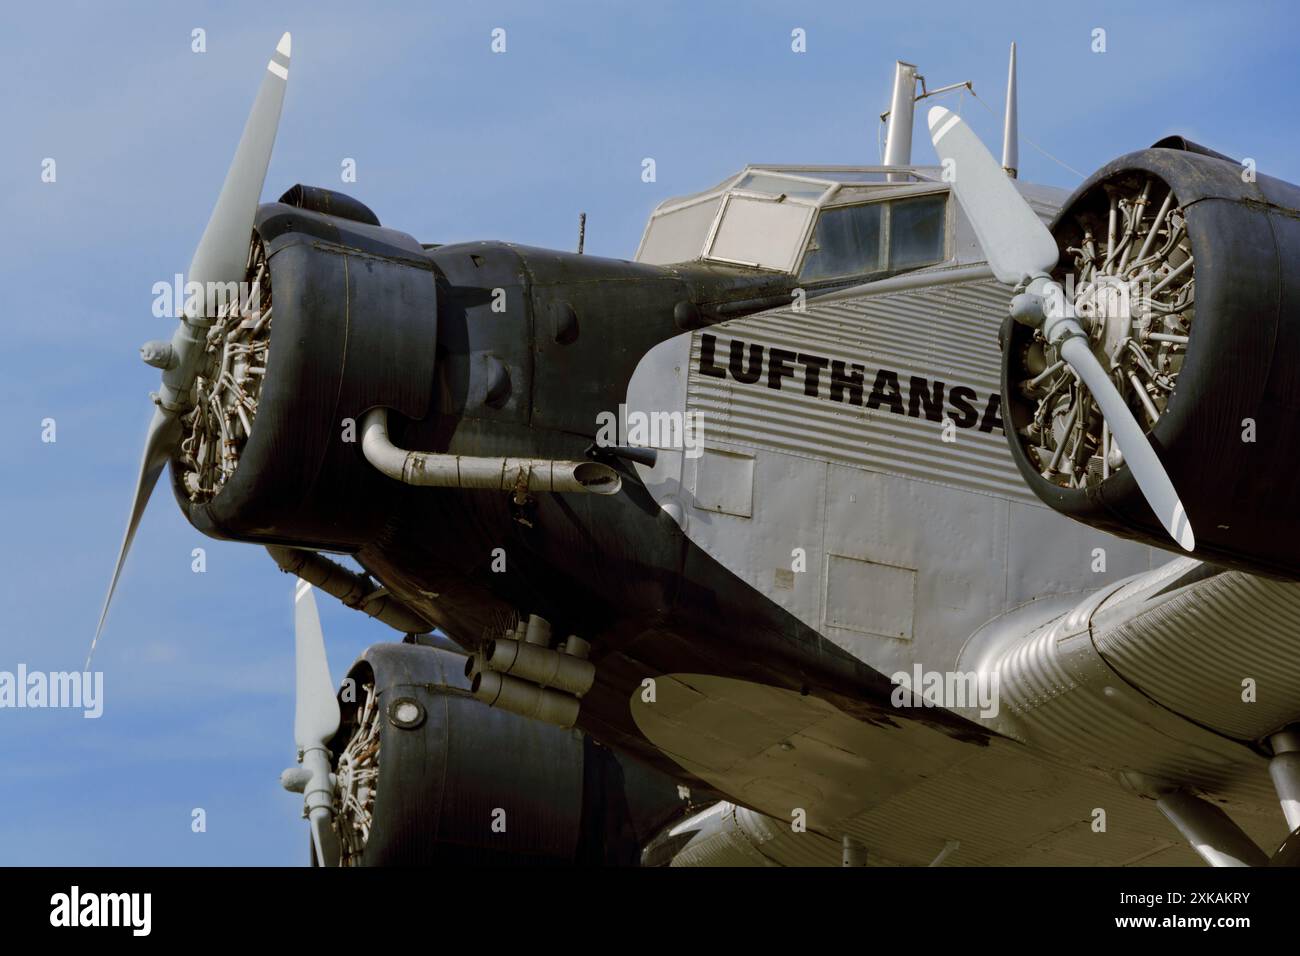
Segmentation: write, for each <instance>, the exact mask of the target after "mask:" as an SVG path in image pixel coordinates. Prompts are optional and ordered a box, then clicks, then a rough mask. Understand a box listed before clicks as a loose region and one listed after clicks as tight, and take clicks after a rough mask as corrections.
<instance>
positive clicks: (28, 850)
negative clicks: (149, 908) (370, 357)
mask: <svg viewBox="0 0 1300 956" xmlns="http://www.w3.org/2000/svg"><path fill="white" fill-rule="evenodd" d="M3 16H4V25H3V29H0V91H3V92H0V129H3V130H4V139H3V146H2V147H0V221H3V223H4V226H5V228H3V229H0V270H3V280H4V282H3V287H4V290H5V295H4V305H3V308H2V309H0V327H2V328H3V345H0V409H2V410H0V534H3V536H4V537H3V543H4V548H3V550H0V602H2V605H3V608H4V612H5V617H4V620H3V623H0V671H9V672H15V671H16V670H17V668H18V666H19V665H20V664H23V665H26V667H27V668H28V670H29V671H46V672H48V671H72V670H78V669H80V667H81V665H82V663H83V661H84V659H85V656H86V651H87V649H88V647H89V644H90V640H91V637H92V635H93V633H94V628H95V624H96V621H97V619H98V616H99V609H100V605H101V602H102V601H103V596H104V591H105V589H106V587H107V584H108V578H109V575H110V573H111V571H112V563H113V560H114V557H115V555H116V550H117V547H118V544H119V541H120V538H121V534H122V529H123V526H124V523H125V520H126V512H127V509H128V507H129V505H130V497H131V492H132V487H133V484H134V481H135V475H136V470H137V468H138V463H139V456H140V451H141V448H142V444H143V439H144V435H145V430H146V426H147V423H148V420H149V416H150V414H151V411H152V409H151V407H150V404H149V399H148V394H149V392H150V391H152V390H156V389H157V387H158V373H157V371H156V370H154V369H150V368H148V367H146V366H144V365H143V364H142V363H141V362H140V361H139V357H138V351H137V350H138V347H139V345H140V344H141V343H142V342H144V341H145V340H147V339H153V338H169V337H170V335H171V332H172V320H168V319H159V318H155V317H154V316H153V314H152V310H151V306H152V302H153V293H152V291H151V290H152V287H153V284H154V283H155V282H158V281H160V280H163V281H168V280H170V278H171V276H172V275H173V274H174V273H176V272H179V271H183V270H184V269H185V267H186V266H187V264H188V262H189V259H190V256H191V254H192V252H193V249H194V245H195V243H196V242H197V240H198V237H199V235H200V233H201V231H202V229H203V227H204V225H205V224H206V222H207V217H208V214H209V212H210V211H211V207H212V203H213V202H214V201H215V199H216V195H217V192H218V190H219V188H220V185H221V182H222V180H223V178H224V175H225V170H226V167H227V165H228V163H229V161H230V157H231V154H232V153H233V150H234V146H235V143H236V142H237V140H238V137H239V134H240V131H241V129H242V127H243V122H244V118H245V116H246V115H247V112H248V109H249V106H250V105H251V103H252V99H253V96H254V94H255V92H256V90H257V86H258V84H259V83H260V82H261V76H262V71H263V69H264V67H265V64H266V61H267V59H268V58H269V56H270V54H271V51H272V50H273V49H274V47H275V44H276V41H277V40H278V39H279V37H280V34H281V33H282V32H283V31H285V30H289V31H291V32H292V34H293V63H292V68H291V73H290V79H289V87H288V93H287V95H286V98H285V107H284V115H283V118H282V120H281V123H280V129H279V134H278V137H277V140H276V149H275V155H274V157H273V159H272V162H271V168H270V171H269V174H268V176H267V181H266V186H265V189H264V192H263V199H264V200H274V199H275V198H276V197H278V196H279V195H280V194H281V193H282V192H283V191H284V190H285V189H287V188H288V187H289V186H291V185H293V184H295V183H305V184H310V185H319V186H326V187H331V188H335V189H342V190H344V191H346V192H349V193H350V194H351V195H353V196H355V197H356V198H358V199H360V200H361V201H363V202H365V203H366V204H367V205H369V206H370V207H371V208H372V209H373V210H374V211H375V212H376V213H377V214H378V216H379V218H380V220H381V221H382V222H383V223H384V224H385V225H389V226H393V227H395V228H398V229H401V230H403V231H405V232H409V233H411V234H412V235H414V236H415V237H416V238H417V239H419V240H421V241H423V242H454V241H460V240H470V239H506V240H512V241H516V242H521V243H526V244H530V245H537V246H545V247H551V248H560V249H571V248H572V247H573V246H574V244H575V243H576V239H577V225H578V214H579V212H580V211H585V212H586V213H587V217H588V218H587V233H586V251H587V252H588V253H591V254H596V255H607V256H613V257H620V258H630V257H631V256H632V255H633V253H634V252H635V250H636V246H637V242H638V240H639V238H640V234H641V230H642V228H643V226H644V223H645V220H646V217H647V216H648V214H649V213H650V211H651V210H652V209H653V208H654V206H655V205H656V204H657V203H658V202H660V201H662V200H663V199H665V198H667V197H670V196H674V195H681V194H685V193H691V192H695V191H698V190H700V189H703V188H706V187H708V186H710V185H712V184H714V183H716V182H717V181H719V180H720V179H722V178H724V177H725V176H727V175H728V174H730V173H732V172H734V171H736V170H738V169H740V168H741V167H743V166H744V165H745V164H746V163H792V162H793V163H810V164H871V163H874V162H877V161H878V157H879V152H878V150H879V133H880V123H879V121H878V116H879V113H880V112H881V111H882V110H884V109H885V108H887V106H888V98H889V92H890V83H891V80H892V75H893V62H894V60H896V59H903V60H907V61H909V62H912V63H915V64H916V65H917V66H918V67H919V68H920V71H921V73H922V74H924V75H925V77H926V79H927V82H928V84H929V86H930V87H931V88H937V87H940V86H944V85H947V84H949V83H958V82H962V81H967V80H969V81H971V82H972V83H973V84H974V87H975V92H976V93H977V94H978V95H979V97H981V99H982V100H983V101H984V103H985V104H987V105H988V106H989V107H991V109H992V111H994V112H990V111H989V110H986V109H985V108H984V107H983V106H981V105H980V104H979V103H978V102H975V101H973V100H972V99H971V98H970V97H969V96H965V97H964V98H963V97H959V96H958V95H955V94H954V95H950V96H945V97H943V98H942V99H941V100H938V101H937V102H942V103H943V104H944V105H947V106H949V107H950V108H954V109H956V108H958V106H960V108H961V112H962V115H963V116H964V117H965V118H966V119H967V120H968V121H969V122H970V123H971V125H972V126H973V127H974V129H975V131H976V132H977V133H978V134H979V135H980V136H981V137H982V138H983V139H984V141H985V143H987V144H989V145H990V146H991V147H993V148H994V152H995V154H996V152H997V149H996V147H997V146H998V145H999V144H1000V141H1001V133H1000V119H999V118H998V116H996V115H994V113H995V112H996V113H997V114H1000V111H1001V104H1002V97H1003V91H1004V86H1005V80H1006V56H1007V50H1008V46H1009V44H1010V43H1011V41H1013V40H1015V41H1016V42H1017V43H1018V50H1019V66H1020V129H1021V134H1022V144H1021V151H1020V157H1021V177H1022V178H1023V179H1027V180H1030V181H1032V182H1039V183H1045V184H1049V185H1054V186H1060V187H1064V188H1066V189H1073V188H1074V187H1075V186H1076V185H1078V183H1079V182H1080V178H1079V176H1077V175H1076V174H1075V173H1073V172H1071V171H1070V170H1069V169H1067V168H1064V167H1063V166H1062V165H1059V164H1058V163H1057V162H1055V161H1053V160H1052V159H1049V158H1048V157H1047V155H1045V154H1044V152H1040V151H1039V150H1038V149H1035V148H1034V146H1032V145H1030V143H1029V141H1030V140H1032V141H1033V143H1036V144H1037V145H1038V146H1039V147H1041V149H1042V150H1043V151H1045V153H1046V154H1050V155H1051V156H1055V157H1057V158H1059V159H1060V160H1061V161H1062V162H1064V163H1065V164H1066V165H1067V166H1069V167H1072V168H1073V169H1074V170H1078V171H1080V172H1082V173H1084V174H1087V173H1090V172H1091V171H1092V170H1094V169H1096V168H1097V167H1098V166H1100V165H1102V164H1103V163H1105V162H1107V161H1109V160H1110V159H1112V158H1114V157H1116V156H1119V155H1121V154H1124V153H1127V152H1130V151H1132V150H1135V149H1140V148H1142V147H1145V146H1148V145H1150V144H1151V143H1153V142H1154V141H1156V140H1157V139H1159V138H1161V137H1163V136H1165V135H1168V134H1170V133H1181V134H1184V135H1186V136H1188V137H1189V138H1191V139H1194V140H1196V141H1199V142H1202V143H1204V144H1206V145H1209V146H1212V147H1214V148H1215V149H1218V150H1219V151H1221V152H1224V153H1227V154H1229V155H1232V156H1234V157H1250V158H1252V159H1254V160H1255V162H1256V164H1257V166H1258V168H1259V170H1260V171H1261V172H1264V173H1268V174H1270V175H1275V176H1279V177H1281V178H1283V179H1287V180H1289V181H1292V182H1296V181H1300V168H1298V167H1300V150H1297V148H1296V147H1297V145H1298V142H1297V136H1296V134H1295V132H1294V124H1293V123H1292V122H1291V118H1292V117H1294V115H1295V113H1296V109H1295V104H1294V95H1295V94H1294V87H1295V81H1296V78H1297V72H1298V70H1297V66H1296V62H1297V60H1296V52H1295V39H1294V37H1295V35H1296V28H1297V26H1298V25H1300V13H1297V12H1296V10H1295V8H1293V7H1291V6H1290V5H1288V4H1286V3H1276V4H1257V3H1249V2H1237V3H1232V4H1222V3H1205V4H1202V3H1196V2H1181V3H1155V2H1150V3H1143V4H1131V3H1116V4H1104V3H1102V4H1098V3H1087V4H1082V3H1079V4H1070V5H1066V4H1057V3H1052V4H1045V3H1042V2H1041V0H1039V2H1032V3H1023V4H1018V3H1008V4H1000V3H994V2H981V3H970V2H969V0H961V2H952V0H930V2H927V3H925V4H903V3H887V4H875V3H871V4H869V3H865V2H861V0H858V2H815V0H799V2H794V0H783V2H754V3H737V2H700V0H695V2H690V0H687V2H677V0H656V2H653V3H641V2H638V3H630V2H628V3H625V2H609V0H607V2H592V3H577V2H573V3H569V2H559V0H550V2H547V3H545V4H541V3H534V2H518V3H494V2H474V3H469V2H467V0H460V2H456V3H427V2H426V3H411V4H395V3H374V4H360V3H356V2H355V0H349V2H329V0H312V2H305V0H303V2H296V0H287V2H276V3H267V2H265V0H260V2H222V3H185V2H169V3H161V2H159V3H149V2H135V3H110V2H99V3H65V2H58V0H48V2H42V3H40V4H23V5H21V6H17V5H10V6H8V7H7V8H6V10H5V13H4V15H3ZM498 28H500V29H503V30H504V31H505V42H506V49H505V52H503V53H494V52H493V51H492V48H491V46H492V32H493V30H495V29H498ZM196 29H201V30H203V31H204V39H205V43H206V51H205V52H201V53H199V52H194V50H193V49H192V47H193V43H194V41H193V31H195V30H196ZM795 29H802V30H804V31H805V34H806V52H802V53H796V52H794V51H793V50H792V48H791V47H792V39H791V34H792V31H793V30H795ZM1098 29H1101V30H1104V31H1105V34H1104V39H1105V51H1104V52H1094V50H1093V47H1094V46H1095V45H1096V39H1095V38H1096V36H1097V35H1096V34H1095V31H1096V30H1098ZM924 116H925V109H918V110H917V122H918V127H917V130H916V134H915V136H914V160H915V161H917V162H923V163H933V162H934V157H933V153H932V150H931V148H930V146H929V140H928V137H927V136H926V133H925V129H924V126H923V123H924ZM645 158H653V159H654V160H655V170H656V180H655V181H654V182H651V183H647V182H643V181H642V176H641V172H642V168H643V167H642V161H643V160H644V159H645ZM47 159H53V160H54V161H55V164H54V167H53V168H54V172H55V177H54V181H53V182H45V181H43V179H42V172H43V170H44V169H46V168H48V164H45V160H47ZM345 159H351V160H354V161H355V166H356V182H355V183H348V184H346V185H344V184H342V183H341V182H340V173H341V169H342V164H343V162H344V160H345ZM51 419H52V420H53V423H54V436H53V437H54V438H55V440H54V441H52V442H51V441H46V440H43V439H44V438H48V437H50V436H49V428H48V425H47V424H46V423H47V421H48V420H51ZM195 548H203V549H205V554H206V570H204V571H203V572H202V573H196V572H195V571H194V570H193V561H194V559H193V557H192V554H193V551H194V549H195ZM291 594H292V581H291V579H290V578H288V577H286V576H285V575H283V574H281V573H280V572H279V571H278V569H277V568H276V567H275V566H274V564H273V563H272V562H271V560H270V558H269V557H268V556H267V555H266V554H265V552H264V551H263V550H262V549H260V548H258V547H254V546H250V545H242V544H236V543H230V542H218V541H213V540H209V539H206V538H204V537H203V536H202V535H201V534H199V533H198V532H197V531H195V530H194V529H193V528H191V527H190V526H189V525H188V524H187V523H186V522H185V521H184V519H183V518H182V516H181V514H180V512H179V510H178V509H177V507H176V505H175V502H174V501H173V500H172V497H171V493H170V488H169V487H168V484H167V479H166V478H164V479H163V481H162V482H161V483H160V485H159V489H158V493H156V494H155V496H154V500H153V502H152V506H151V507H150V509H149V511H148V513H147V514H146V516H145V519H144V522H143V524H142V525H141V528H140V532H139V534H138V536H137V538H136V542H135V546H134V548H133V550H132V553H131V557H130V561H129V562H128V564H127V567H126V571H125V573H124V575H123V578H122V581H121V584H120V586H119V588H118V593H117V597H116V600H115V602H114V606H113V609H112V612H111V613H110V615H109V619H108V624H107V627H106V629H105V632H104V637H103V639H102V640H101V643H100V647H99V650H98V651H97V652H96V656H95V665H94V666H95V669H96V670H100V671H102V672H103V675H104V676H103V681H104V692H103V696H104V702H103V706H104V709H103V715H102V716H101V717H100V718H98V719H93V720H92V719H85V718H83V717H82V714H81V712H80V711H77V710H55V709H45V710H30V709H27V710H17V709H7V708H6V709H0V865H70V866H81V865H87V866H96V865H110V864H120V865H179V866H187V865H231V864H241V865H272V866H296V865H302V864H303V863H304V862H305V861H306V849H307V841H308V835H307V830H306V825H305V824H304V823H303V821H301V820H300V819H299V814H300V809H301V797H299V796H297V795H292V794H288V793H285V792H284V791H283V790H281V789H280V786H279V773H280V771H281V770H282V769H283V768H285V767H287V766H289V765H290V764H291V763H292V761H293V755H294V747H293V730H292V723H293V631H292V598H291ZM318 603H319V606H320V610H321V618H322V622H323V626H324V630H325V635H326V642H327V646H328V649H329V654H330V660H331V665H332V668H333V674H334V678H335V680H336V681H337V680H339V679H341V678H342V676H343V674H344V672H345V671H346V668H347V667H348V666H349V665H350V663H351V662H352V661H353V660H354V659H355V658H356V656H357V655H358V654H359V653H360V652H361V651H362V650H363V649H364V648H365V647H367V646H369V645H371V644H374V643H378V642H381V641H386V640H392V639H398V635H397V634H396V632H394V631H391V630H390V629H388V628H387V627H385V626H383V625H381V624H378V623H376V622H374V621H371V620H370V619H368V618H366V617H364V616H363V615H360V614H358V613H356V612H354V611H351V610H348V609H347V608H344V607H343V606H341V605H340V604H339V603H338V602H336V601H334V600H333V599H331V598H329V597H328V596H325V595H319V596H318ZM195 809H202V810H203V811H204V816H205V823H206V829H205V830H204V831H203V832H195V831H194V829H193V828H192V820H193V814H194V811H195Z"/></svg>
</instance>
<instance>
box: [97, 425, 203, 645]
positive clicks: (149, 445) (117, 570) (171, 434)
mask: <svg viewBox="0 0 1300 956" xmlns="http://www.w3.org/2000/svg"><path fill="white" fill-rule="evenodd" d="M180 431H181V430H180V422H179V420H178V419H177V418H176V417H175V416H173V415H169V414H168V413H167V412H165V411H163V410H162V409H161V408H155V409H154V413H153V419H152V420H151V421H150V422H149V434H148V437H146V438H145V442H144V455H143V456H142V457H141V459H140V475H139V477H138V478H137V479H136V482H135V497H134V498H133V499H132V500H131V513H130V515H128V517H127V522H126V534H124V535H123V536H122V546H121V548H119V549H118V552H117V564H115V565H114V566H113V579H112V581H110V582H109V585H108V595H107V596H106V597H105V598H104V609H103V610H102V611H100V613H99V626H98V627H96V628H95V639H94V640H93V641H91V642H90V653H89V654H88V655H86V670H87V671H89V670H90V661H91V658H93V657H94V656H95V645H96V644H98V643H99V635H100V633H101V632H102V631H103V630H104V619H105V618H107V617H108V606H109V604H111V603H112V601H113V592H114V591H115V590H117V579H118V578H119V577H121V575H122V565H123V564H125V563H126V554H127V552H128V551H129V550H130V549H131V542H132V541H133V540H134V539H135V532H136V529H137V528H138V527H140V519H141V518H142V517H143V516H144V509H145V505H147V504H148V503H149V496H150V495H151V494H153V489H154V486H155V485H156V484H157V483H158V476H159V475H161V474H162V470H163V468H164V467H165V466H166V465H167V459H169V458H170V457H171V453H172V449H173V448H174V447H175V446H176V442H177V440H178V439H179V438H180Z"/></svg>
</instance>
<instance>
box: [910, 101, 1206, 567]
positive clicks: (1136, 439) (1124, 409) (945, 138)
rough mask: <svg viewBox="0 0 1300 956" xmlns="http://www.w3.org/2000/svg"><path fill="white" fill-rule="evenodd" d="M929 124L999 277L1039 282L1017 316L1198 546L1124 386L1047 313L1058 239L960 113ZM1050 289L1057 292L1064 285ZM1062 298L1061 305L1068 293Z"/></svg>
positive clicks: (1073, 328)
mask: <svg viewBox="0 0 1300 956" xmlns="http://www.w3.org/2000/svg"><path fill="white" fill-rule="evenodd" d="M929 123H930V138H931V139H932V140H933V141H934V149H935V152H937V153H938V154H939V157H940V159H942V160H943V161H944V164H945V166H949V167H950V168H951V171H952V186H953V192H954V193H955V194H956V196H957V201H958V202H959V203H960V204H961V207H962V209H963V210H964V211H965V213H966V218H967V219H969V220H970V223H971V228H973V229H974V230H975V236H976V238H977V239H979V243H980V246H981V247H982V248H983V250H984V254H985V255H986V256H987V257H988V261H989V267H990V268H992V270H993V274H994V275H995V276H996V277H997V279H998V281H1000V282H1002V283H1005V284H1007V285H1018V284H1020V283H1024V282H1028V280H1033V281H1032V282H1028V291H1027V294H1024V295H1021V296H1017V300H1018V301H1017V302H1016V303H1015V304H1014V305H1013V309H1012V311H1013V314H1015V315H1016V316H1017V319H1018V320H1020V321H1029V322H1031V324H1033V325H1036V326H1038V327H1040V328H1042V329H1043V332H1044V334H1045V336H1046V337H1047V340H1048V342H1049V343H1051V344H1052V345H1055V346H1056V347H1057V348H1058V349H1059V350H1060V353H1061V358H1063V359H1065V361H1066V362H1067V363H1069V365H1070V367H1071V368H1073V369H1074V370H1075V371H1076V372H1077V373H1078V375H1079V378H1080V379H1082V381H1083V383H1084V385H1086V386H1087V388H1088V390H1089V391H1090V392H1091V393H1092V396H1093V398H1095V399H1096V401H1097V405H1098V407H1099V408H1100V409H1101V413H1102V415H1103V417H1104V418H1105V419H1106V423H1107V425H1109V427H1110V432H1111V434H1112V435H1113V436H1114V438H1115V443H1116V444H1117V445H1118V446H1119V449H1120V451H1121V452H1122V453H1123V455H1124V460H1125V461H1126V462H1127V463H1128V466H1129V468H1130V470H1131V471H1132V472H1133V477H1134V479H1135V480H1136V481H1137V483H1138V487H1139V488H1141V489H1142V494H1143V495H1144V496H1145V497H1146V499H1147V503H1148V504H1150V505H1151V510H1152V511H1154V512H1155V514H1156V517H1157V519H1159V521H1160V523H1161V524H1162V525H1163V526H1164V528H1165V530H1167V531H1168V532H1169V535H1170V536H1171V537H1172V538H1173V539H1174V540H1175V541H1177V542H1178V543H1179V545H1181V546H1182V547H1183V548H1185V549H1187V550H1188V551H1191V550H1193V549H1194V548H1195V547H1196V536H1195V535H1194V534H1193V533H1192V525H1191V521H1190V520H1189V519H1188V517H1187V512H1186V511H1185V510H1184V509H1183V503H1182V501H1181V500H1180V499H1179V497H1178V493H1177V492H1176V491H1175V490H1174V485H1173V482H1172V481H1170V480H1169V475H1168V473H1167V472H1166V471H1165V467H1164V465H1163V464H1161V463H1160V459H1159V458H1158V457H1157V456H1156V453H1155V451H1154V450H1153V449H1152V447H1151V443H1150V442H1149V441H1147V437H1146V434H1145V433H1144V432H1143V431H1142V427H1141V426H1140V425H1139V424H1138V423H1137V420H1136V419H1135V418H1134V417H1133V413H1132V412H1131V411H1129V408H1128V405H1127V404H1126V403H1125V402H1124V399H1123V397H1122V396H1121V395H1120V393H1119V390H1118V389H1117V388H1115V384H1114V383H1113V382H1112V381H1111V380H1110V376H1108V375H1107V374H1106V370H1105V369H1104V368H1102V365H1101V363H1100V362H1098V361H1097V358H1096V356H1095V355H1093V354H1092V348H1091V346H1090V344H1089V341H1088V338H1087V335H1086V334H1085V333H1084V331H1083V329H1082V328H1081V327H1080V326H1079V324H1078V322H1076V321H1075V320H1074V319H1073V318H1070V317H1068V316H1067V315H1064V314H1057V315H1053V316H1051V317H1048V316H1046V315H1045V312H1044V299H1043V292H1044V291H1046V290H1049V288H1050V287H1052V286H1054V285H1055V284H1054V283H1052V282H1051V280H1050V278H1049V274H1050V273H1051V271H1052V269H1054V268H1055V267H1056V262H1057V258H1058V255H1059V253H1058V250H1057V247H1056V240H1055V239H1053V238H1052V234H1051V232H1049V231H1048V229H1047V227H1046V226H1044V225H1043V223H1042V221H1041V220H1040V219H1039V218H1038V216H1037V215H1036V214H1035V213H1034V211H1033V209H1031V208H1030V207H1029V203H1027V202H1025V199H1024V197H1023V196H1021V195H1020V192H1019V190H1017V189H1016V187H1015V185H1014V184H1013V183H1012V182H1011V180H1010V179H1009V178H1008V177H1007V175H1006V173H1005V172H1004V171H1003V169H1002V168H1001V166H1000V165H999V164H998V163H997V161H996V160H994V159H993V157H992V155H990V153H989V151H988V150H987V149H985V148H984V144H983V143H981V142H980V141H979V137H977V136H976V135H975V134H974V133H973V132H971V130H970V128H969V127H968V126H967V125H966V124H965V123H963V122H962V120H961V117H959V116H957V115H956V114H955V113H952V112H950V111H949V110H946V109H944V108H943V107H942V106H936V107H934V109H932V110H930V115H929ZM1052 291H1056V292H1059V286H1056V287H1055V289H1052ZM1056 298H1057V299H1058V300H1059V301H1062V302H1063V297H1061V296H1059V295H1058V296H1056Z"/></svg>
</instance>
